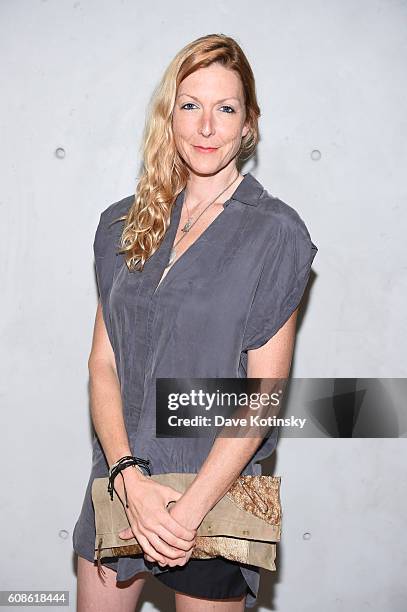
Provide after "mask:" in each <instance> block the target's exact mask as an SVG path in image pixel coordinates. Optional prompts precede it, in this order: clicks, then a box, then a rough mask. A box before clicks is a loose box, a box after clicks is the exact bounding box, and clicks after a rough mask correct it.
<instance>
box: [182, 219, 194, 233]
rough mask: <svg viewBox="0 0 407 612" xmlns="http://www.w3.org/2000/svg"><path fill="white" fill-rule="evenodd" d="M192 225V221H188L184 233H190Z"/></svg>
mask: <svg viewBox="0 0 407 612" xmlns="http://www.w3.org/2000/svg"><path fill="white" fill-rule="evenodd" d="M191 223H192V219H188V221H187V222H186V223H185V225H184V227H183V228H182V230H181V231H182V232H189V230H190V229H191Z"/></svg>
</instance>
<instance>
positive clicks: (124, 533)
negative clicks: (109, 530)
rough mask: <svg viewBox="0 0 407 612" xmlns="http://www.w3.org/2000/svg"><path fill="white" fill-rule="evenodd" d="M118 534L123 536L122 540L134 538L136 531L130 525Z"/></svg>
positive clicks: (120, 536)
mask: <svg viewBox="0 0 407 612" xmlns="http://www.w3.org/2000/svg"><path fill="white" fill-rule="evenodd" d="M118 535H119V538H121V539H122V540H129V539H131V538H134V533H133V531H132V529H131V528H130V527H128V528H127V529H122V530H121V531H120V532H119V534H118Z"/></svg>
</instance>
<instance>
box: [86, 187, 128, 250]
mask: <svg viewBox="0 0 407 612" xmlns="http://www.w3.org/2000/svg"><path fill="white" fill-rule="evenodd" d="M133 202H134V195H129V196H126V197H124V198H122V199H121V200H118V201H117V202H113V203H112V204H110V205H109V206H107V207H106V208H104V209H103V210H102V212H101V213H100V218H99V223H98V226H97V228H96V233H95V238H94V242H93V248H94V251H95V255H96V257H104V256H105V255H107V254H108V253H112V254H113V253H114V252H115V247H116V244H117V243H118V241H119V237H120V234H121V232H122V230H123V224H124V219H123V220H120V218H121V217H123V216H124V215H126V214H127V212H128V210H129V208H130V206H131V205H132V204H133Z"/></svg>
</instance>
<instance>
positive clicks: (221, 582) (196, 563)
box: [146, 557, 259, 599]
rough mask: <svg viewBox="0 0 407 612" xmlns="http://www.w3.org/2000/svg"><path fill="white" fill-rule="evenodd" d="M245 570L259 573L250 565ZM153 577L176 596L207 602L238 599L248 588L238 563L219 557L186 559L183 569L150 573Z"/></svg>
mask: <svg viewBox="0 0 407 612" xmlns="http://www.w3.org/2000/svg"><path fill="white" fill-rule="evenodd" d="M146 563H147V564H148V561H146ZM247 567H249V568H250V569H254V570H257V571H259V568H258V567H255V566H254V565H250V566H247ZM154 578H157V580H159V581H160V582H161V583H163V584H165V585H167V586H168V587H170V588H171V589H174V590H175V591H179V592H180V593H185V594H186V595H192V596H195V597H204V598H209V599H227V598H229V597H239V596H241V595H243V594H246V593H247V591H248V589H249V587H248V585H247V582H246V580H245V579H244V578H243V574H242V572H241V571H240V567H239V563H237V562H236V561H229V560H228V559H223V558H222V557H215V558H212V559H189V561H188V562H187V563H186V564H185V565H183V566H180V565H178V566H175V567H170V568H168V570H166V571H165V572H162V573H160V574H154Z"/></svg>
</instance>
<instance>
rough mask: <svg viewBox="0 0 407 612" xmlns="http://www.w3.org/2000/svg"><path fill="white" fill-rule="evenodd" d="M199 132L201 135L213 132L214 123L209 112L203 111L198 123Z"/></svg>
mask: <svg viewBox="0 0 407 612" xmlns="http://www.w3.org/2000/svg"><path fill="white" fill-rule="evenodd" d="M199 133H200V134H202V136H211V135H212V134H214V133H215V123H214V119H213V117H212V116H211V113H210V112H204V113H203V114H202V118H201V121H200V124H199Z"/></svg>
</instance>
